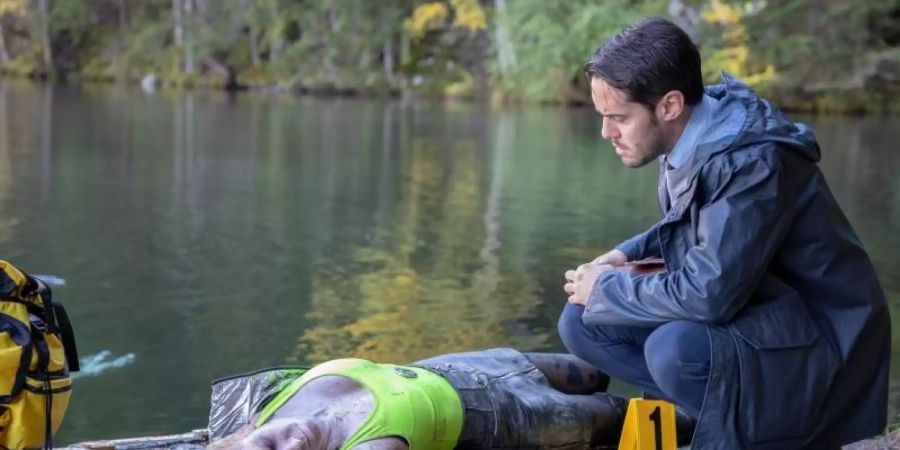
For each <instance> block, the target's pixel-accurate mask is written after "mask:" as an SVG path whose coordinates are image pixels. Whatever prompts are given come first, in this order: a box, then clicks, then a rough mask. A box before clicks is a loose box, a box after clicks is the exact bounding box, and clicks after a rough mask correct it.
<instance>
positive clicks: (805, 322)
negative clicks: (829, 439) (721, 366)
mask: <svg viewBox="0 0 900 450" xmlns="http://www.w3.org/2000/svg"><path fill="white" fill-rule="evenodd" d="M763 284H765V280H764V283H763ZM782 287H783V288H784V289H779V290H780V291H781V295H778V296H777V297H776V298H770V299H765V300H768V301H765V302H764V303H762V304H755V305H753V306H750V307H748V309H747V310H746V311H744V312H742V313H741V314H740V315H739V316H738V318H737V319H736V320H735V321H734V322H732V325H731V329H732V331H733V333H734V334H735V336H737V339H736V343H737V350H738V357H739V359H740V369H739V370H740V387H739V389H740V396H739V399H740V402H739V405H738V409H739V410H738V423H739V426H740V428H741V431H742V433H744V434H745V435H746V436H747V438H748V439H749V440H750V441H751V442H753V443H755V444H760V445H761V447H760V448H768V446H766V445H764V444H770V445H773V446H774V447H772V448H787V447H785V445H786V444H787V443H788V442H791V441H792V440H797V444H798V445H797V446H799V444H801V443H802V440H803V439H805V437H806V436H807V435H808V433H809V430H810V429H811V426H812V425H813V423H814V421H815V420H816V418H817V417H818V413H819V410H820V409H821V407H822V405H823V403H824V400H825V396H826V394H827V393H828V390H829V386H830V385H831V381H832V379H833V377H834V373H835V371H836V368H837V358H836V355H835V354H834V352H833V350H832V349H831V348H830V345H829V344H828V341H827V339H824V338H822V337H821V336H820V334H819V330H818V328H817V326H816V323H815V321H814V320H813V318H812V316H811V315H810V313H809V311H808V310H807V308H806V305H805V304H804V303H803V301H802V300H801V299H800V297H799V296H798V295H797V294H796V292H794V291H793V289H791V288H790V287H788V286H787V285H783V284H782ZM762 294H763V295H765V294H766V292H765V288H764V289H763V292H762ZM788 447H790V446H788Z"/></svg>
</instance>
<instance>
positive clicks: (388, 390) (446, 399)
mask: <svg viewBox="0 0 900 450" xmlns="http://www.w3.org/2000/svg"><path fill="white" fill-rule="evenodd" d="M343 362H344V364H341V365H340V367H335V366H334V365H330V364H327V363H326V364H323V365H320V366H317V367H315V368H313V369H312V370H310V371H309V372H306V373H305V374H303V375H302V376H301V377H299V378H297V379H296V380H294V381H293V382H291V383H290V384H288V385H287V386H285V388H284V389H283V390H282V391H281V392H279V393H278V394H277V395H276V396H275V397H274V398H273V399H272V400H271V401H270V402H269V403H267V404H266V405H265V406H264V407H263V408H262V409H261V412H260V416H259V419H258V420H257V422H256V426H257V427H259V426H260V425H262V424H264V423H265V422H266V421H267V420H268V419H269V418H270V417H271V416H272V415H273V414H274V413H275V411H276V410H277V409H278V408H280V407H281V406H282V405H284V404H285V402H287V401H288V399H290V398H291V397H292V396H293V395H294V394H296V393H297V391H299V390H300V389H301V388H302V387H303V386H304V385H306V384H307V383H309V382H310V381H312V380H314V379H316V378H319V377H322V376H329V375H337V376H343V377H347V378H350V379H351V380H353V381H356V382H357V383H359V384H361V385H362V386H363V387H365V388H366V389H368V390H369V392H371V393H372V396H373V397H374V398H375V408H374V409H373V410H372V413H371V415H369V417H368V418H367V419H366V421H365V422H364V423H363V424H362V425H361V426H360V427H359V429H358V430H357V431H356V433H354V434H353V435H352V436H350V438H349V439H347V440H346V441H345V442H344V445H342V446H341V450H345V449H352V448H353V447H355V446H356V445H359V444H361V443H363V442H367V441H371V440H375V439H381V438H385V437H391V436H396V437H401V438H403V439H405V440H406V442H407V443H408V444H409V448H410V450H422V449H434V450H445V449H446V450H451V449H453V448H454V447H455V446H456V443H457V440H458V439H459V435H460V432H461V431H462V423H463V405H462V402H461V400H460V398H459V394H457V392H456V389H455V388H454V387H453V385H451V384H450V382H448V381H447V380H446V379H444V378H443V377H441V376H440V375H438V374H435V373H433V372H430V371H428V370H425V369H421V368H418V367H408V366H396V365H393V364H376V363H372V362H369V361H366V360H363V359H354V360H350V361H347V360H343Z"/></svg>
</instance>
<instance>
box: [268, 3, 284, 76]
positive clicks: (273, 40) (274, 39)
mask: <svg viewBox="0 0 900 450" xmlns="http://www.w3.org/2000/svg"><path fill="white" fill-rule="evenodd" d="M268 5H269V19H270V20H271V22H270V23H271V24H272V26H271V27H270V28H269V63H270V64H271V63H273V62H275V60H277V59H278V56H280V55H281V47H282V44H283V43H282V41H281V27H280V26H279V25H280V23H281V21H280V20H279V13H278V5H277V4H276V3H275V1H274V0H269V2H268Z"/></svg>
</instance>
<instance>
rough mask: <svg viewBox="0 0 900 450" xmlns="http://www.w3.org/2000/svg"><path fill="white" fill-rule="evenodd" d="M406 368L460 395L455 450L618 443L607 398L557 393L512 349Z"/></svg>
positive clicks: (617, 415)
mask: <svg viewBox="0 0 900 450" xmlns="http://www.w3.org/2000/svg"><path fill="white" fill-rule="evenodd" d="M411 365H413V366H418V367H423V368H425V369H428V370H431V371H433V372H437V373H439V374H441V375H443V376H444V377H445V378H447V380H449V381H450V383H451V384H452V385H453V387H454V388H456V391H457V392H458V393H459V396H460V399H461V400H462V403H463V408H464V409H465V414H464V419H465V420H464V423H463V429H462V433H461V435H460V437H459V441H458V445H457V447H456V448H457V449H537V448H552V449H565V448H584V447H585V445H586V444H587V443H588V442H591V441H592V440H594V439H595V438H596V439H597V440H598V441H601V442H602V443H604V444H607V443H612V442H613V441H617V440H618V435H619V432H620V430H621V417H622V416H623V414H624V405H622V408H621V409H620V408H619V407H618V406H617V404H614V401H613V399H612V398H611V397H610V396H608V395H606V394H596V395H566V394H563V393H562V392H560V391H557V390H556V389H554V388H553V387H551V386H550V384H549V382H548V381H547V378H546V377H545V376H544V374H543V373H541V371H540V370H538V368H537V367H535V366H534V364H532V363H531V361H529V360H528V358H527V357H525V355H523V354H522V353H519V352H518V351H516V350H513V349H508V348H495V349H489V350H482V351H477V352H468V353H453V354H449V355H441V356H436V357H434V358H430V359H426V360H423V361H417V362H414V363H412V364H411ZM610 436H613V437H614V438H611V437H610Z"/></svg>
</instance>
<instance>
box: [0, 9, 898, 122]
mask: <svg viewBox="0 0 900 450" xmlns="http://www.w3.org/2000/svg"><path fill="white" fill-rule="evenodd" d="M652 15H658V16H664V17H668V18H670V19H672V20H673V21H675V22H676V23H678V24H679V25H680V26H682V27H683V28H684V29H685V30H686V31H687V32H688V33H689V34H690V35H691V37H692V38H693V39H694V40H695V42H696V43H697V44H698V46H699V47H700V50H701V53H702V55H703V65H704V76H705V77H706V81H707V82H710V83H712V82H716V81H717V80H718V78H719V72H720V71H721V70H725V71H728V72H729V73H731V74H733V75H735V76H737V77H738V78H741V79H743V80H745V81H747V82H748V83H750V84H751V85H752V86H754V87H755V88H756V89H758V90H759V91H760V92H761V93H763V94H764V95H768V96H771V97H774V100H775V101H776V102H778V103H779V104H781V105H782V106H784V107H786V108H787V109H792V110H804V111H816V112H893V113H898V112H900V105H897V103H898V102H896V101H893V100H896V99H898V98H900V0H865V1H853V0H750V1H746V0H565V1H544V0H439V1H422V0H379V1H366V0H0V73H2V74H5V75H8V76H26V77H31V78H37V79H45V80H49V81H120V82H132V83H136V82H138V81H141V80H143V81H144V82H145V83H146V84H159V85H164V86H168V87H198V86H204V87H215V88H228V89H243V88H269V89H279V90H286V91H299V92H308V93H325V94H349V95H370V94H372V95H374V94H384V93H389V94H402V95H426V96H446V97H468V98H491V99H493V100H494V101H498V102H503V101H507V102H509V101H528V102H543V103H583V102H585V101H587V100H588V96H587V89H586V80H585V79H584V75H583V72H582V69H583V65H584V62H585V61H586V60H587V59H588V58H589V57H590V54H591V53H592V52H593V51H594V50H595V49H596V48H597V46H599V45H600V44H601V43H603V42H604V41H605V40H606V39H608V38H609V37H611V36H612V35H613V34H615V33H616V32H618V31H619V30H620V29H621V28H622V27H624V26H625V25H628V24H630V23H633V22H635V21H636V20H639V19H640V18H642V17H647V16H652Z"/></svg>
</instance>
